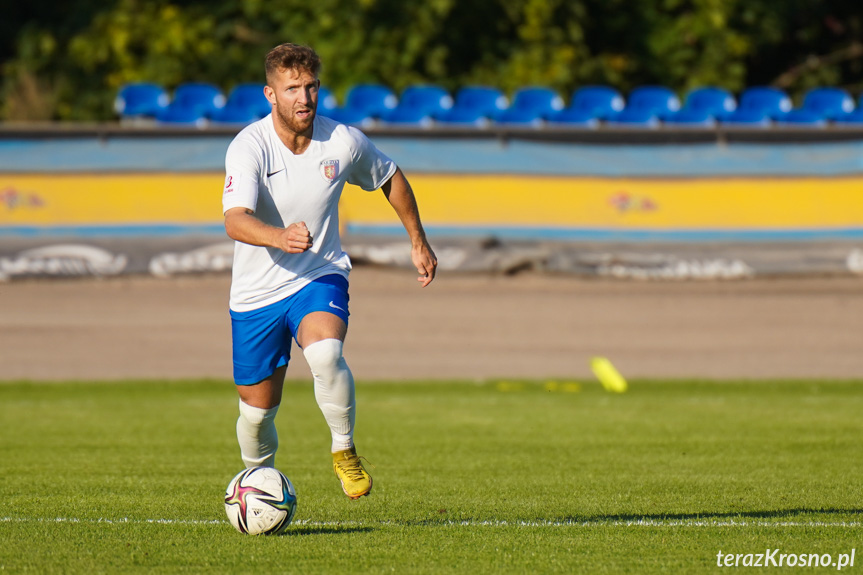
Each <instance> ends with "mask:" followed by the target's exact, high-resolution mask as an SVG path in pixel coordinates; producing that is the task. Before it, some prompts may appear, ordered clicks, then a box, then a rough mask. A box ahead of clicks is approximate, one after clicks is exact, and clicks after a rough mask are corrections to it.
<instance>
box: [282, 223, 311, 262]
mask: <svg viewBox="0 0 863 575" xmlns="http://www.w3.org/2000/svg"><path fill="white" fill-rule="evenodd" d="M280 247H281V248H282V251H285V252H287V253H289V254H300V253H303V252H304V251H306V250H308V249H309V248H310V247H312V234H311V232H309V228H307V227H306V222H297V223H295V224H291V225H289V226H288V227H286V228H285V230H284V232H282V245H281V246H280Z"/></svg>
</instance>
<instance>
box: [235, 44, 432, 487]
mask: <svg viewBox="0 0 863 575" xmlns="http://www.w3.org/2000/svg"><path fill="white" fill-rule="evenodd" d="M320 67H321V61H320V58H319V57H318V55H317V54H316V53H315V51H314V50H312V49H311V48H309V47H306V46H298V45H295V44H282V45H280V46H276V47H275V48H273V49H272V50H271V51H270V52H269V53H268V54H267V57H266V79H267V85H266V87H265V88H264V95H265V96H266V97H267V99H268V100H269V101H270V104H272V113H271V114H270V115H268V116H267V117H265V118H263V119H262V120H260V121H258V122H255V123H253V124H251V125H249V126H247V127H246V128H245V129H243V130H242V131H241V132H240V133H239V134H238V135H237V136H236V138H234V140H233V141H232V142H231V145H230V146H229V148H228V151H227V154H226V157H225V170H226V178H225V187H224V189H223V193H222V205H223V210H224V214H225V230H226V231H227V233H228V235H229V236H230V237H231V238H232V239H234V240H236V242H235V248H234V263H233V274H232V282H231V294H230V314H231V335H232V340H233V361H234V382H235V383H236V388H237V391H238V392H239V395H240V417H239V419H238V420H237V439H238V441H239V444H240V451H241V455H242V458H243V462H244V463H245V465H246V466H247V467H253V466H258V465H263V466H273V465H274V462H275V453H276V448H277V447H278V437H277V434H276V427H275V423H274V418H275V416H276V412H277V411H278V409H279V404H280V402H281V399H282V387H283V384H284V378H285V372H286V370H287V364H288V360H289V359H290V348H291V340H292V339H295V340H296V341H297V344H298V345H299V346H300V348H301V349H302V351H303V355H304V357H305V359H306V361H307V362H308V364H309V368H310V369H311V371H312V375H313V377H314V388H315V398H316V400H317V402H318V406H319V407H320V409H321V412H322V413H323V415H324V418H325V419H326V422H327V424H328V425H329V428H330V432H331V435H332V449H331V451H332V455H333V469H334V471H335V473H336V476H337V477H338V478H339V480H340V481H341V484H342V489H343V490H344V492H345V494H346V495H347V496H348V497H350V498H351V499H357V498H359V497H362V496H363V495H368V494H369V492H370V491H371V488H372V478H371V476H370V475H369V474H368V472H367V471H366V470H365V468H364V467H363V464H362V462H361V461H360V458H359V457H358V456H357V451H356V447H355V446H354V420H355V412H356V405H355V398H354V379H353V376H352V375H351V371H350V369H349V368H348V365H347V363H346V362H345V358H344V357H343V355H342V347H343V344H344V340H345V335H346V334H347V327H348V273H349V272H350V270H351V262H350V259H349V258H348V255H347V254H346V253H345V252H344V251H343V250H342V245H341V239H340V237H339V216H338V204H339V197H340V196H341V193H342V189H343V188H344V186H345V183H346V182H350V183H351V184H355V185H358V186H359V187H361V188H362V189H364V190H367V191H373V190H377V189H379V188H380V189H382V190H383V193H384V196H385V197H386V199H387V200H388V201H389V203H390V204H391V205H392V207H393V208H394V210H395V212H396V214H397V215H398V217H399V219H400V220H401V222H402V224H403V225H404V227H405V230H406V231H407V233H408V236H409V237H410V241H411V246H412V248H411V258H412V260H413V263H414V265H415V266H416V268H417V271H418V272H419V274H420V276H419V278H418V279H419V281H420V283H421V285H422V287H425V286H427V285H429V283H431V281H432V280H433V279H434V277H435V270H436V268H437V259H436V258H435V255H434V252H433V251H432V248H431V246H429V243H428V240H427V239H426V236H425V232H424V231H423V227H422V223H421V222H420V216H419V212H418V210H417V204H416V200H415V198H414V194H413V191H412V189H411V187H410V184H409V183H408V181H407V179H406V178H405V176H404V174H403V173H402V172H401V170H400V169H399V168H398V166H396V164H395V163H394V162H393V161H392V160H391V159H390V158H388V157H387V156H386V155H384V154H383V153H382V152H381V151H380V150H378V149H377V148H376V147H375V146H374V145H373V144H372V143H371V142H370V141H369V140H368V138H367V137H366V136H365V135H364V134H363V133H362V132H360V131H359V130H357V129H355V128H352V127H348V126H345V125H342V124H339V123H337V122H335V121H333V120H331V119H329V118H325V117H322V116H318V115H316V109H317V104H318V89H319V88H320V80H319V79H318V73H319V71H320Z"/></svg>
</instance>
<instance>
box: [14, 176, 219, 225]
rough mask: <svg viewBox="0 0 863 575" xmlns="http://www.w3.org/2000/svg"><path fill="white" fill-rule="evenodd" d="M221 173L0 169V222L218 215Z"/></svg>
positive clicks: (201, 219) (175, 219) (179, 219)
mask: <svg viewBox="0 0 863 575" xmlns="http://www.w3.org/2000/svg"><path fill="white" fill-rule="evenodd" d="M224 181H225V176H224V175H223V174H216V173H212V174H137V175H135V174H122V175H99V174H82V175H41V176H35V175H34V176H30V175H26V176H11V175H6V174H0V225H4V224H5V225H51V224H54V225H68V224H131V223H172V224H173V223H184V224H186V223H188V224H201V223H212V222H214V221H220V220H221V218H222V204H221V202H222V195H221V194H222V185H223V184H224Z"/></svg>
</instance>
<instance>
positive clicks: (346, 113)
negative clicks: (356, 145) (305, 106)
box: [323, 108, 375, 128]
mask: <svg viewBox="0 0 863 575" xmlns="http://www.w3.org/2000/svg"><path fill="white" fill-rule="evenodd" d="M323 115H324V116H326V117H328V118H331V119H333V120H335V121H336V122H340V123H342V124H347V125H349V126H356V127H358V128H366V127H369V126H372V125H373V124H374V123H375V119H374V117H372V115H371V114H369V113H368V112H364V111H363V110H358V109H356V108H336V109H334V110H331V111H329V112H327V113H326V114H323Z"/></svg>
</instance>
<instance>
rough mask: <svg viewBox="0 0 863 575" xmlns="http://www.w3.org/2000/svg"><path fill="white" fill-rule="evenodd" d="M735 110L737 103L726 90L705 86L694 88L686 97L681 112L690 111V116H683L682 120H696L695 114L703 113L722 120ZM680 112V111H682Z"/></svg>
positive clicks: (696, 115)
mask: <svg viewBox="0 0 863 575" xmlns="http://www.w3.org/2000/svg"><path fill="white" fill-rule="evenodd" d="M736 109H737V101H736V100H735V99H734V96H733V95H732V94H731V92H729V91H728V90H725V89H723V88H716V87H713V86H705V87H702V88H695V89H694V90H691V91H690V92H689V93H688V94H687V95H686V100H685V102H684V104H683V110H691V111H693V113H692V114H684V115H683V116H681V117H682V118H686V117H689V118H696V117H698V116H699V114H698V113H697V112H696V111H698V112H701V111H705V112H707V113H708V114H709V115H710V116H712V117H713V118H718V119H722V118H724V117H726V116H727V115H728V114H730V113H732V112H734V110H736ZM683 110H681V111H683Z"/></svg>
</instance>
